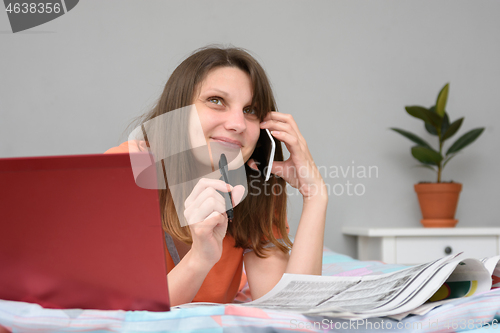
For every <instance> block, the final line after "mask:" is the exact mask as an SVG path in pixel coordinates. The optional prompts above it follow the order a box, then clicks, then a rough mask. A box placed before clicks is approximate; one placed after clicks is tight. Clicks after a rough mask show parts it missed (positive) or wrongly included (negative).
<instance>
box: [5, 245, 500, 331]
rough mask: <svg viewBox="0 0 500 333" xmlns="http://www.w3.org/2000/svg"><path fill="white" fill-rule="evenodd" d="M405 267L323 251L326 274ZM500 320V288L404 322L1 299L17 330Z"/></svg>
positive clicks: (241, 298) (230, 308)
mask: <svg viewBox="0 0 500 333" xmlns="http://www.w3.org/2000/svg"><path fill="white" fill-rule="evenodd" d="M403 267H404V266H398V265H387V264H383V263H380V262H375V261H359V260H355V259H352V258H350V257H348V256H345V255H342V254H339V253H335V252H332V251H330V250H328V249H326V248H325V249H324V252H323V275H366V274H382V273H388V272H391V271H395V270H398V269H401V268H403ZM248 295H249V293H248V288H247V287H245V288H243V290H242V291H241V292H240V293H239V294H238V296H237V298H236V301H238V302H246V301H248V300H249V298H248ZM498 321H500V289H493V290H491V291H489V292H486V293H483V294H479V295H475V296H472V297H468V298H462V299H457V300H455V301H453V302H450V303H447V304H444V305H442V306H440V307H438V308H436V309H434V310H432V311H430V312H429V313H427V314H426V315H424V316H411V317H407V318H405V319H403V320H401V321H397V320H393V319H389V318H386V317H383V318H371V319H367V320H360V321H349V320H345V319H329V318H323V317H310V316H304V315H299V314H295V313H289V312H282V311H276V310H262V309H258V308H247V307H238V306H235V305H231V304H225V305H220V306H200V307H196V308H185V309H174V310H172V311H170V312H147V311H99V310H80V309H71V310H57V309H56V310H54V309H44V308H42V307H40V306H38V305H37V304H29V303H22V302H11V301H3V300H0V325H3V326H4V327H6V328H7V329H9V330H11V331H12V332H171V331H172V332H325V331H332V332H346V331H353V330H356V331H357V332H375V331H376V332H460V331H468V332H494V331H496V329H498V328H499V327H498V326H500V323H498ZM0 332H1V329H0Z"/></svg>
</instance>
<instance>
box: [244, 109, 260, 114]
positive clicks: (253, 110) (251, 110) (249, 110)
mask: <svg viewBox="0 0 500 333" xmlns="http://www.w3.org/2000/svg"><path fill="white" fill-rule="evenodd" d="M243 113H244V114H250V115H255V114H257V112H256V111H255V109H254V108H246V109H243Z"/></svg>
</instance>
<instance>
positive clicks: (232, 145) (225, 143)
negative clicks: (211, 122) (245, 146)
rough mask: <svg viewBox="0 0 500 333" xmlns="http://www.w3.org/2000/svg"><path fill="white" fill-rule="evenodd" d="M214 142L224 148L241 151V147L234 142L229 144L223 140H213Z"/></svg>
mask: <svg viewBox="0 0 500 333" xmlns="http://www.w3.org/2000/svg"><path fill="white" fill-rule="evenodd" d="M212 140H213V141H215V142H217V143H219V144H221V145H222V146H225V147H228V148H233V149H240V148H241V145H240V144H237V143H233V142H227V141H224V140H222V139H214V138H212Z"/></svg>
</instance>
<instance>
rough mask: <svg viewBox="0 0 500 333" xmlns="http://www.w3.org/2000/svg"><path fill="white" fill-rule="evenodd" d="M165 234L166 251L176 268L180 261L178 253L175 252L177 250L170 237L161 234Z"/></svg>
mask: <svg viewBox="0 0 500 333" xmlns="http://www.w3.org/2000/svg"><path fill="white" fill-rule="evenodd" d="M163 233H164V234H165V242H166V243H167V250H168V253H170V256H171V257H172V260H173V261H174V265H175V266H177V264H178V263H179V261H181V259H180V258H179V253H178V252H177V248H176V247H175V243H174V240H173V238H172V236H170V235H169V234H168V233H166V232H163Z"/></svg>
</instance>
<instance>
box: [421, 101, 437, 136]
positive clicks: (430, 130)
mask: <svg viewBox="0 0 500 333" xmlns="http://www.w3.org/2000/svg"><path fill="white" fill-rule="evenodd" d="M429 111H432V112H436V108H435V107H434V106H431V107H430V109H429ZM424 124H425V129H426V130H427V132H429V134H432V135H438V132H437V130H436V129H435V128H434V127H432V125H429V124H428V123H424Z"/></svg>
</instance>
